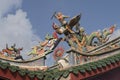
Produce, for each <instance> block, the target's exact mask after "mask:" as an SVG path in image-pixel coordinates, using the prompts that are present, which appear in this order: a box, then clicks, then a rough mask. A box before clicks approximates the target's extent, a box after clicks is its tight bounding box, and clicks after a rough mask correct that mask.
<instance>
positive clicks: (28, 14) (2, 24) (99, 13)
mask: <svg viewBox="0 0 120 80" xmlns="http://www.w3.org/2000/svg"><path fill="white" fill-rule="evenodd" d="M119 7H120V1H119V0H0V28H1V29H0V50H1V49H4V48H5V45H6V43H7V44H8V45H9V46H11V45H12V44H13V43H16V45H17V47H23V51H22V55H23V57H24V58H27V56H26V53H27V52H28V51H31V48H32V47H33V46H34V45H38V41H41V39H42V40H44V37H45V35H46V34H47V33H50V34H52V32H53V31H54V30H53V29H52V23H53V22H56V23H57V24H59V23H58V21H57V20H56V19H52V20H51V19H50V18H51V16H52V15H53V13H54V12H55V11H57V12H59V11H61V12H62V13H63V14H64V15H68V16H70V18H72V17H73V16H75V15H77V14H80V13H82V17H81V20H80V24H81V26H82V27H84V28H85V30H86V33H87V34H90V33H91V32H93V31H97V30H99V29H101V30H102V29H104V28H106V27H110V26H111V25H113V24H117V29H119V31H117V32H116V34H115V35H120V27H119V26H120V9H119ZM61 45H62V46H65V44H61ZM65 47H66V46H65ZM51 56H52V54H51V55H50V56H48V59H49V60H51ZM49 60H48V61H49ZM51 61H52V60H51ZM51 61H50V62H51ZM47 64H48V65H51V64H50V63H49V62H47Z"/></svg>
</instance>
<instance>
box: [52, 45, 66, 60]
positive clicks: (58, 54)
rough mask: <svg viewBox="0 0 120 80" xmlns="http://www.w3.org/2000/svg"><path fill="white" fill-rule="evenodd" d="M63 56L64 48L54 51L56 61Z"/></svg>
mask: <svg viewBox="0 0 120 80" xmlns="http://www.w3.org/2000/svg"><path fill="white" fill-rule="evenodd" d="M63 54H64V49H63V47H58V48H56V49H55V51H54V54H53V57H54V60H57V59H59V58H61V57H62V56H63Z"/></svg>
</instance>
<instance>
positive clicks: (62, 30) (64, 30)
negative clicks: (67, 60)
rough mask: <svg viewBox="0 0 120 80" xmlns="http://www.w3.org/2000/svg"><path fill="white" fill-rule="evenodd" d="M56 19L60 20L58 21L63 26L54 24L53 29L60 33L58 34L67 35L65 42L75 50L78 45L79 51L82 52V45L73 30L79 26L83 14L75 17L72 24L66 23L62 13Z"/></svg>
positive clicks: (71, 21)
mask: <svg viewBox="0 0 120 80" xmlns="http://www.w3.org/2000/svg"><path fill="white" fill-rule="evenodd" d="M55 18H56V19H58V21H60V23H61V26H62V27H59V26H58V25H57V24H55V23H53V29H54V30H55V31H56V32H57V33H58V34H65V41H66V42H68V44H69V45H70V46H71V47H72V48H74V47H75V46H76V45H78V47H77V48H78V49H79V50H81V47H82V45H81V43H80V42H79V40H78V39H77V37H76V35H75V32H74V31H73V30H72V28H73V27H74V26H76V25H77V24H79V20H80V18H81V14H80V15H77V16H75V17H73V18H72V19H71V20H70V22H69V23H68V22H67V21H65V20H64V19H65V18H64V17H63V14H62V13H60V12H59V13H57V14H56V15H55Z"/></svg>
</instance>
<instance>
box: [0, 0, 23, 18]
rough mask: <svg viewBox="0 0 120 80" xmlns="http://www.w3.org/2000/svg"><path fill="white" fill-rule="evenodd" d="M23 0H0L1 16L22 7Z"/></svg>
mask: <svg viewBox="0 0 120 80" xmlns="http://www.w3.org/2000/svg"><path fill="white" fill-rule="evenodd" d="M21 5H22V0H0V17H1V16H3V15H5V14H6V13H7V12H9V11H11V10H12V9H17V8H20V7H21Z"/></svg>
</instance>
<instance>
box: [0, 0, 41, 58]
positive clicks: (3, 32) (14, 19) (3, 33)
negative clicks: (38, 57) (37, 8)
mask: <svg viewBox="0 0 120 80" xmlns="http://www.w3.org/2000/svg"><path fill="white" fill-rule="evenodd" d="M21 3H22V0H0V16H1V18H0V50H1V49H3V48H5V45H6V43H8V45H9V46H11V45H12V44H14V43H16V47H23V48H24V49H23V52H22V53H23V55H26V54H25V53H26V52H27V51H28V50H30V49H31V47H32V46H33V45H35V44H36V43H37V42H35V40H40V39H39V37H38V36H36V35H35V34H34V32H33V30H32V25H31V23H30V21H29V19H28V18H27V13H26V12H24V11H23V10H22V9H19V8H20V7H21ZM13 9H16V13H15V14H9V13H8V12H9V11H10V10H13ZM5 14H6V16H4V15H5ZM25 57H26V56H25Z"/></svg>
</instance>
